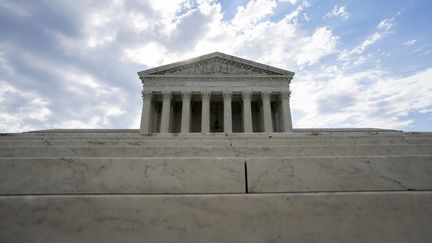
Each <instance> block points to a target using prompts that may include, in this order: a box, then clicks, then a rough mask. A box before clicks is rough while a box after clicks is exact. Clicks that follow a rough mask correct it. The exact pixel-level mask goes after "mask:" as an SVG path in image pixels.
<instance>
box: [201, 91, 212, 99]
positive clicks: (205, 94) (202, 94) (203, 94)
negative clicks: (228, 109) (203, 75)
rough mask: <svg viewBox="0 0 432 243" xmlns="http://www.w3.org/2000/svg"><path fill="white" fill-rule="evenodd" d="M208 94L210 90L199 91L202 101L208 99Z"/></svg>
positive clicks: (209, 94)
mask: <svg viewBox="0 0 432 243" xmlns="http://www.w3.org/2000/svg"><path fill="white" fill-rule="evenodd" d="M210 96H211V93H210V92H201V98H202V100H203V101H209V100H210Z"/></svg>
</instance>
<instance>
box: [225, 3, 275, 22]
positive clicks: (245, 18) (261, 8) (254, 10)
mask: <svg viewBox="0 0 432 243" xmlns="http://www.w3.org/2000/svg"><path fill="white" fill-rule="evenodd" d="M275 7H276V1H275V0H252V1H250V2H248V4H247V5H246V7H243V6H240V7H238V8H237V13H236V15H235V17H234V18H233V20H232V21H231V23H232V24H233V25H234V26H236V27H238V28H245V27H247V26H249V25H250V24H255V23H256V22H258V21H259V20H261V19H262V18H264V17H265V16H267V15H269V14H271V13H273V9H274V8H275Z"/></svg>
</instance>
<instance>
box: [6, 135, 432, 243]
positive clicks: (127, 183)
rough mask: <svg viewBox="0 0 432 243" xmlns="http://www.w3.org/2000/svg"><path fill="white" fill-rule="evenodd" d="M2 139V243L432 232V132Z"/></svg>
mask: <svg viewBox="0 0 432 243" xmlns="http://www.w3.org/2000/svg"><path fill="white" fill-rule="evenodd" d="M0 135H1V136H0V242H432V227H431V225H432V133H404V132H400V131H394V130H378V129H339V130H338V129H333V130H332V129H321V130H319V129H316V130H307V129H303V130H301V129H298V130H295V131H294V132H292V133H280V134H233V135H227V134H211V135H202V134H190V135H174V134H167V135H162V134H159V135H153V136H143V135H140V134H139V133H138V131H137V130H132V129H131V130H48V131H39V132H30V133H20V134H0Z"/></svg>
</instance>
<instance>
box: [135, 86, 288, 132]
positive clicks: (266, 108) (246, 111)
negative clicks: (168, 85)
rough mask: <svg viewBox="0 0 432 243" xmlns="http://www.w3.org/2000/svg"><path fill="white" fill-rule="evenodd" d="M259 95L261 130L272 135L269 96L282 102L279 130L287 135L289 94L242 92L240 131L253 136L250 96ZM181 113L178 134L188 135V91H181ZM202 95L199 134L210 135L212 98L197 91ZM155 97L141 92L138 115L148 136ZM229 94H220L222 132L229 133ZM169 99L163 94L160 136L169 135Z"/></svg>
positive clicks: (230, 119) (141, 130) (170, 95)
mask: <svg viewBox="0 0 432 243" xmlns="http://www.w3.org/2000/svg"><path fill="white" fill-rule="evenodd" d="M253 93H254V94H255V93H259V94H260V97H261V99H262V109H263V123H264V124H263V128H264V131H263V132H266V133H272V132H274V131H273V124H272V115H271V114H272V113H271V112H272V111H271V104H270V98H271V96H272V95H278V97H279V99H280V103H281V110H282V131H283V132H290V131H292V122H291V111H290V102H289V99H290V94H291V92H290V91H286V92H279V93H277V94H272V93H271V92H251V91H244V92H241V97H242V103H243V132H244V133H252V132H253V129H252V109H251V100H252V94H253ZM181 95H182V103H183V104H182V111H181V126H180V127H181V128H180V129H181V130H180V132H181V133H189V132H190V119H191V97H192V93H191V92H182V93H181ZM200 95H201V102H202V105H201V109H202V110H201V133H209V132H210V99H211V96H212V93H211V92H200ZM153 96H154V93H153V92H145V91H143V92H142V97H143V109H142V116H141V127H140V132H141V133H151V132H152V131H151V123H152V122H151V112H152V107H151V105H152V98H153ZM232 96H233V93H232V92H222V97H223V110H224V116H223V117H224V119H223V122H224V126H223V127H224V132H225V133H232V132H233V129H232V124H233V123H232V110H231V108H232ZM171 99H172V92H162V112H161V120H160V133H169V124H170V111H171V103H172V102H171Z"/></svg>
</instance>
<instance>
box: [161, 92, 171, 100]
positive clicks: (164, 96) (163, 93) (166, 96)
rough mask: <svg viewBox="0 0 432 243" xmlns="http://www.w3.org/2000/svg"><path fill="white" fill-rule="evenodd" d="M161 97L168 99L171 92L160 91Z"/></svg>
mask: <svg viewBox="0 0 432 243" xmlns="http://www.w3.org/2000/svg"><path fill="white" fill-rule="evenodd" d="M162 98H163V99H164V100H169V99H171V92H169V91H166V92H162Z"/></svg>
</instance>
